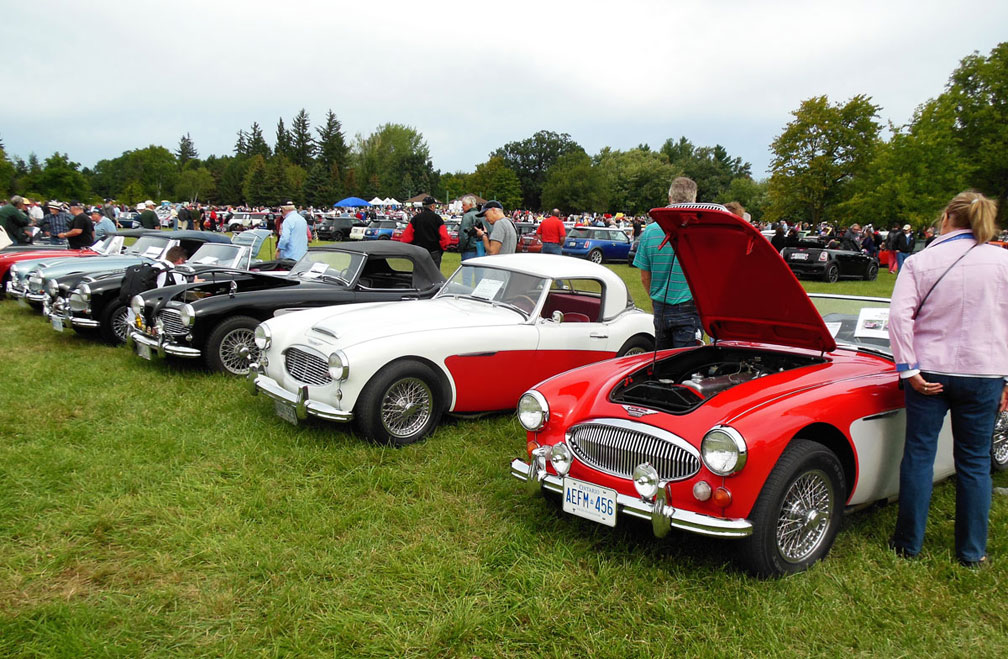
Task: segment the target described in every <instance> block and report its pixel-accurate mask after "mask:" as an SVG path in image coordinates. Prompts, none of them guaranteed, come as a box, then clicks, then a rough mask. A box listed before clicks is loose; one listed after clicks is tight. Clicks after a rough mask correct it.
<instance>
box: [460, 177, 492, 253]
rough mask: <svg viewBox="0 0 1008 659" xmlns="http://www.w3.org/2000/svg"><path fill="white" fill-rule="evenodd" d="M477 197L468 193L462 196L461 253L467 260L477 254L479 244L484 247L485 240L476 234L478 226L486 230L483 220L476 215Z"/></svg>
mask: <svg viewBox="0 0 1008 659" xmlns="http://www.w3.org/2000/svg"><path fill="white" fill-rule="evenodd" d="M477 212H478V209H477V208H476V197H474V196H472V195H471V194H468V195H466V196H464V197H462V221H461V222H459V232H458V235H459V247H458V249H459V254H460V255H461V256H462V260H463V261H466V260H468V259H471V258H473V257H475V256H477V253H478V252H477V245H479V248H482V247H483V242H482V241H481V240H480V239H479V238H478V237H477V235H476V227H477V226H479V227H480V228H481V229H483V230H484V231H486V226H485V225H484V224H483V221H482V220H480V219H479V218H477V217H476V213H477Z"/></svg>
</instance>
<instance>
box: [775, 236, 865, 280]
mask: <svg viewBox="0 0 1008 659" xmlns="http://www.w3.org/2000/svg"><path fill="white" fill-rule="evenodd" d="M781 255H782V256H783V257H784V261H785V262H786V263H787V264H788V267H790V268H791V271H792V272H793V273H794V274H795V276H797V277H815V278H817V279H822V280H823V281H826V282H829V283H831V284H832V283H835V282H836V281H838V280H839V279H841V278H848V279H849V278H855V279H864V280H866V281H873V280H874V279H875V278H876V277H877V276H878V269H879V262H878V259H877V258H875V257H874V256H869V255H867V254H865V253H863V252H855V251H851V250H846V249H829V248H827V247H824V246H823V245H822V244H821V243H820V242H818V241H809V240H805V241H802V242H801V243H799V246H798V247H785V248H784V249H782V250H781Z"/></svg>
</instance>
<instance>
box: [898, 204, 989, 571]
mask: <svg viewBox="0 0 1008 659" xmlns="http://www.w3.org/2000/svg"><path fill="white" fill-rule="evenodd" d="M996 217H997V205H996V204H995V203H994V202H993V201H991V200H990V199H988V198H986V197H984V196H983V195H981V194H980V193H977V192H963V193H960V194H958V195H956V197H955V198H954V199H952V201H951V202H949V204H948V206H946V208H945V212H944V213H943V214H942V218H941V225H940V228H939V232H940V234H941V235H940V237H938V238H937V239H935V241H934V243H933V244H932V245H931V247H929V248H927V249H925V250H924V251H922V252H920V253H918V254H914V255H913V256H912V257H910V258H906V259H905V260H904V263H903V264H902V265H901V266H900V272H899V276H898V277H897V279H896V287H895V288H894V289H893V294H892V305H891V311H890V316H889V338H890V341H891V343H892V347H893V355H894V357H895V358H896V370H897V371H898V372H899V374H900V378H902V380H903V382H904V383H906V384H907V385H909V386H906V387H904V388H903V394H904V397H905V399H906V436H905V440H904V446H903V458H902V461H901V462H900V487H899V510H898V512H897V516H896V529H895V532H894V533H893V536H892V538H891V540H890V543H889V544H890V547H892V548H893V549H894V550H895V551H896V553H897V554H899V555H901V556H904V557H910V556H916V555H917V554H918V553H919V552H920V551H921V547H922V546H923V542H924V528H925V525H926V522H927V516H928V508H929V506H930V501H931V481H932V476H933V472H934V461H935V454H936V451H937V448H938V435H939V433H940V431H941V428H942V425H943V424H944V421H945V416H946V415H947V414H948V413H950V412H951V415H952V423H951V427H952V441H953V456H954V460H955V470H956V513H955V516H956V517H955V553H956V557H957V558H958V559H959V562H960V563H962V564H963V565H965V566H968V567H979V566H981V565H983V564H984V563H986V561H987V529H988V523H989V522H988V517H989V513H990V507H991V436H992V434H993V432H994V422H995V418H996V416H997V414H998V412H999V411H1004V410H1005V408H1006V404H1008V341H1005V336H1006V335H1008V298H1006V297H1005V295H1004V291H1005V290H1006V289H1008V253H1006V252H1005V250H1003V249H1001V248H1000V247H996V246H994V245H987V244H985V243H986V242H987V241H989V240H990V239H991V238H993V237H994V235H995V234H996V231H997V228H996V225H995V222H996V219H995V218H996Z"/></svg>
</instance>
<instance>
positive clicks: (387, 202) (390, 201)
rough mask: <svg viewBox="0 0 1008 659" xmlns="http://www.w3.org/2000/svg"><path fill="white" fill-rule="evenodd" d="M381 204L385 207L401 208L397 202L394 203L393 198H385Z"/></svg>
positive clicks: (394, 199)
mask: <svg viewBox="0 0 1008 659" xmlns="http://www.w3.org/2000/svg"><path fill="white" fill-rule="evenodd" d="M383 203H384V204H385V205H386V206H401V205H402V204H400V203H399V202H398V201H396V198H395V197H386V198H385V201H384V202H383Z"/></svg>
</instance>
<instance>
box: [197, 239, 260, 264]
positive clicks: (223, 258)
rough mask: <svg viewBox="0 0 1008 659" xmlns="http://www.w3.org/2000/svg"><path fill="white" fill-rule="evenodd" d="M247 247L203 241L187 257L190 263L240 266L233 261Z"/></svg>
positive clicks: (246, 249) (245, 250)
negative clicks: (193, 252)
mask: <svg viewBox="0 0 1008 659" xmlns="http://www.w3.org/2000/svg"><path fill="white" fill-rule="evenodd" d="M247 251H248V247H242V246H240V245H225V244H223V243H204V244H203V245H202V246H201V247H200V248H199V249H198V250H196V253H195V254H193V255H192V256H190V257H189V261H188V263H189V264H190V265H223V266H240V265H243V264H241V263H235V260H236V259H237V258H238V255H239V254H241V253H242V252H247Z"/></svg>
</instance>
